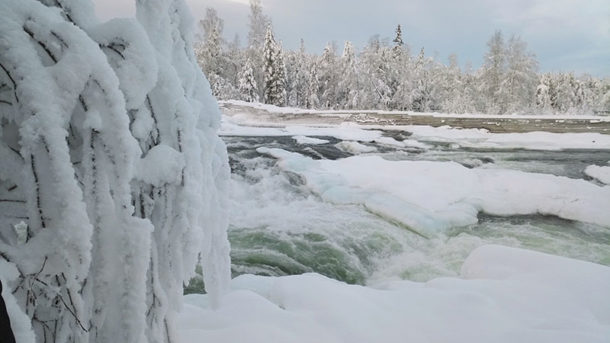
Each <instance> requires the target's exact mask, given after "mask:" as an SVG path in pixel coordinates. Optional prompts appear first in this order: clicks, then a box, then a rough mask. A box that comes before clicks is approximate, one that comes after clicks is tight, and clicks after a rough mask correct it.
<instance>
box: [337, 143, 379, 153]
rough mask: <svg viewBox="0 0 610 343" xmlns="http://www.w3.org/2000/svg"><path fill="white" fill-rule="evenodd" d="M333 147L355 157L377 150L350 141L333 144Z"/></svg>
mask: <svg viewBox="0 0 610 343" xmlns="http://www.w3.org/2000/svg"><path fill="white" fill-rule="evenodd" d="M335 146H336V147H337V148H339V149H341V150H343V151H346V152H349V153H352V154H356V155H357V154H365V153H369V152H374V151H377V148H375V147H374V146H368V145H364V144H361V143H358V142H352V141H342V142H340V143H337V144H335Z"/></svg>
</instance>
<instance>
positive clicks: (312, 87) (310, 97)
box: [305, 61, 320, 108]
mask: <svg viewBox="0 0 610 343" xmlns="http://www.w3.org/2000/svg"><path fill="white" fill-rule="evenodd" d="M309 68H310V69H309V77H308V81H309V83H308V84H307V96H306V98H305V107H306V108H319V106H320V98H318V90H319V89H320V82H319V81H318V66H317V63H316V62H315V61H314V62H312V63H311V64H310V67H309Z"/></svg>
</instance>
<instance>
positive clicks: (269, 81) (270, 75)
mask: <svg viewBox="0 0 610 343" xmlns="http://www.w3.org/2000/svg"><path fill="white" fill-rule="evenodd" d="M263 66H264V69H263V71H264V74H263V77H264V81H263V100H264V102H265V103H266V104H272V105H276V106H283V105H284V104H285V99H286V88H285V79H286V70H285V68H286V67H285V65H284V59H283V56H282V49H281V47H280V46H279V45H278V44H277V42H276V41H275V38H274V36H273V31H272V29H271V26H267V33H266V34H265V45H264V47H263Z"/></svg>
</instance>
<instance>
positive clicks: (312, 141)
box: [292, 136, 328, 145]
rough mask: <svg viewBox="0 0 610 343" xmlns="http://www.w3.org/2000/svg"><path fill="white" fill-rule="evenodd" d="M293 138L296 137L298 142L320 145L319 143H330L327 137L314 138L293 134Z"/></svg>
mask: <svg viewBox="0 0 610 343" xmlns="http://www.w3.org/2000/svg"><path fill="white" fill-rule="evenodd" d="M292 139H294V140H295V141H296V142H297V143H298V144H309V145H318V144H326V143H328V141H327V140H325V139H319V138H313V137H307V136H293V137H292Z"/></svg>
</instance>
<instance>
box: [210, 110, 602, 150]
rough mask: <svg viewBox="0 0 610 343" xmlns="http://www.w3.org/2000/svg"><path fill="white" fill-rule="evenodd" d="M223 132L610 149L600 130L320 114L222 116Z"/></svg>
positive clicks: (413, 142) (417, 144) (482, 145)
mask: <svg viewBox="0 0 610 343" xmlns="http://www.w3.org/2000/svg"><path fill="white" fill-rule="evenodd" d="M383 130H388V131H405V132H409V133H412V135H411V136H410V137H409V139H406V140H404V141H402V142H399V141H397V140H395V139H394V138H391V137H385V136H383ZM219 134H220V135H221V136H293V135H301V136H309V137H319V136H328V137H335V138H337V139H341V140H352V141H359V142H372V141H375V142H378V143H381V144H385V145H393V146H400V147H414V148H420V149H426V148H429V147H430V143H434V142H436V143H439V142H440V143H453V144H458V145H460V146H462V147H467V148H493V149H530V150H565V149H599V150H610V135H606V134H600V133H552V132H526V133H492V132H489V131H488V130H486V129H460V128H452V127H449V126H442V127H432V126H424V125H407V126H399V125H396V126H393V125H390V126H387V125H385V126H384V125H359V124H357V123H352V122H344V123H341V124H338V125H337V124H328V123H325V122H324V119H323V118H320V121H319V123H317V124H311V123H308V124H298V125H297V124H291V125H285V124H282V123H281V122H269V121H266V120H265V119H261V118H260V117H257V116H256V115H254V114H251V113H240V114H234V115H231V116H228V115H223V116H222V125H221V128H220V132H219Z"/></svg>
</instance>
